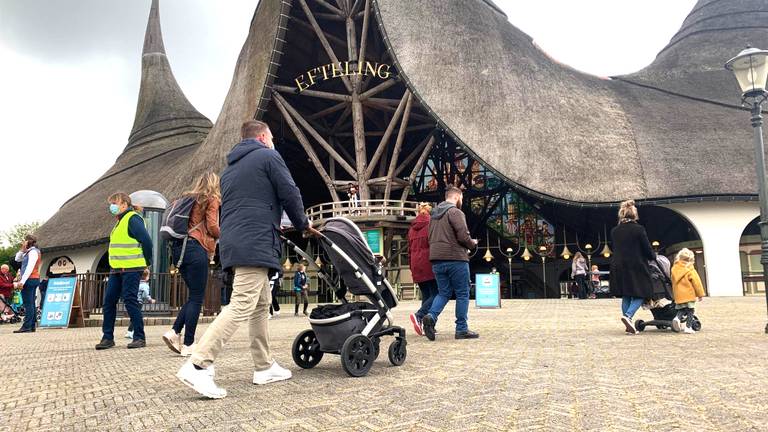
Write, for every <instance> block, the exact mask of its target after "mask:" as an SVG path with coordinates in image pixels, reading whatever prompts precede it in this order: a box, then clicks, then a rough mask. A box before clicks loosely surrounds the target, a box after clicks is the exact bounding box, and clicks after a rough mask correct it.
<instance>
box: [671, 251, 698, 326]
mask: <svg viewBox="0 0 768 432" xmlns="http://www.w3.org/2000/svg"><path fill="white" fill-rule="evenodd" d="M695 259H696V258H695V256H694V255H693V252H691V251H690V249H686V248H683V249H682V250H681V251H680V252H678V253H677V256H676V257H675V265H673V266H672V293H673V295H674V298H675V309H677V316H675V318H674V319H673V320H672V329H674V330H675V331H677V332H680V331H682V332H683V333H688V334H692V333H695V331H694V330H693V329H692V328H691V327H692V324H693V308H694V306H696V300H697V299H698V301H701V300H702V299H703V297H704V287H703V286H702V284H701V278H699V274H698V273H697V272H696V269H695V268H694V267H693V263H694V261H695Z"/></svg>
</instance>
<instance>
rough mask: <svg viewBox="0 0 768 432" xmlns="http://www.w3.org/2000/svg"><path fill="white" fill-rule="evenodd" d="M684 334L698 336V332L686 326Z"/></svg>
mask: <svg viewBox="0 0 768 432" xmlns="http://www.w3.org/2000/svg"><path fill="white" fill-rule="evenodd" d="M683 333H686V334H696V331H695V330H693V329H692V328H690V327H688V326H685V330H683Z"/></svg>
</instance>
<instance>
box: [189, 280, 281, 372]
mask: <svg viewBox="0 0 768 432" xmlns="http://www.w3.org/2000/svg"><path fill="white" fill-rule="evenodd" d="M267 273H268V270H267V269H266V268H263V267H236V268H235V280H234V283H233V285H232V298H231V300H230V301H229V305H228V306H226V307H225V308H223V309H222V311H221V313H220V314H219V315H218V316H217V317H216V319H215V320H214V321H213V322H212V323H211V325H210V326H209V327H208V329H207V330H206V331H205V334H203V337H202V338H201V339H200V342H198V343H197V346H196V348H195V351H194V353H192V363H193V364H195V365H197V366H200V367H206V368H207V367H208V366H210V365H211V364H213V362H214V361H215V360H216V358H217V357H218V356H219V354H220V353H221V351H222V349H223V348H224V345H225V344H226V343H227V341H228V340H229V338H231V337H232V335H233V334H234V333H235V331H237V329H238V328H239V327H240V323H242V322H243V321H248V331H249V333H250V338H251V357H253V366H254V368H255V369H256V370H257V371H262V370H266V369H269V368H270V366H272V361H273V359H272V355H271V354H270V352H269V328H268V325H267V319H268V317H269V304H270V303H271V301H272V294H271V293H270V291H269V276H268V274H267Z"/></svg>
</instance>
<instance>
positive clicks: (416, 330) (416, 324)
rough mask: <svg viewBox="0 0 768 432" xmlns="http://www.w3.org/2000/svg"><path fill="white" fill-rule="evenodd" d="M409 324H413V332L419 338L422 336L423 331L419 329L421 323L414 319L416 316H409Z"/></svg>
mask: <svg viewBox="0 0 768 432" xmlns="http://www.w3.org/2000/svg"><path fill="white" fill-rule="evenodd" d="M410 318H411V324H413V331H415V332H416V334H417V335H419V336H424V330H423V329H422V328H421V323H420V322H419V320H418V319H416V314H411V316H410Z"/></svg>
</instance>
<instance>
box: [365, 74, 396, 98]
mask: <svg viewBox="0 0 768 432" xmlns="http://www.w3.org/2000/svg"><path fill="white" fill-rule="evenodd" d="M395 84H397V80H396V79H388V80H386V81H384V82H383V83H381V84H379V85H377V86H376V87H374V88H372V89H370V90H368V91H366V92H365V93H363V94H361V95H360V100H361V101H365V100H366V99H368V98H369V97H371V96H373V95H376V94H379V93H381V92H383V91H384V90H386V89H388V88H390V87H392V86H393V85H395Z"/></svg>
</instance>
